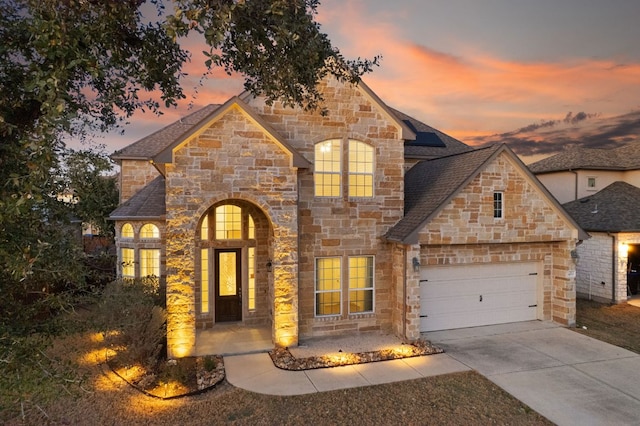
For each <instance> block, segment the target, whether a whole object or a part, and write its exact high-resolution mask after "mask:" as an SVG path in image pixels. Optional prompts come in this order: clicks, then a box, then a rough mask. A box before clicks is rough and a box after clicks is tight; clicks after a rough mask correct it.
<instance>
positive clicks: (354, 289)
mask: <svg viewBox="0 0 640 426" xmlns="http://www.w3.org/2000/svg"><path fill="white" fill-rule="evenodd" d="M352 259H368V260H369V262H371V264H370V265H367V266H370V268H371V270H370V272H371V276H370V277H366V276H365V279H370V281H369V282H368V283H367V284H369V286H368V287H351V284H352V281H351V279H352V275H351V272H352V268H351V260H352ZM347 269H348V274H349V277H348V280H347V281H348V282H347V285H348V287H349V288H348V292H349V314H370V313H373V312H375V309H376V297H375V296H376V293H375V276H376V259H375V257H374V256H370V255H364V256H349V257H348V267H347ZM367 272H368V271H367ZM358 291H365V292H371V309H370V310H363V311H352V310H351V302H352V299H351V295H352V293H355V292H358Z"/></svg>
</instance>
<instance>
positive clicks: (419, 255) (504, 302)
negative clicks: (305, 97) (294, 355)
mask: <svg viewBox="0 0 640 426" xmlns="http://www.w3.org/2000/svg"><path fill="white" fill-rule="evenodd" d="M321 89H322V92H323V93H324V96H325V98H326V103H325V106H326V109H327V114H326V115H321V114H320V113H319V112H308V111H302V110H300V109H292V108H286V107H283V106H282V105H280V104H278V103H275V104H273V105H268V104H267V103H265V100H264V99H263V98H261V97H254V96H251V95H249V94H242V95H240V96H238V97H233V98H231V99H230V100H229V101H227V102H226V103H225V104H223V105H209V106H207V107H205V108H203V109H201V110H199V111H196V112H194V113H192V114H190V115H189V116H187V117H184V118H183V119H181V120H179V121H177V122H175V123H173V124H170V125H168V126H167V127H165V128H163V129H161V130H159V131H157V132H156V133H154V134H151V135H149V136H147V137H145V138H143V139H141V140H139V141H138V142H136V143H134V144H132V145H130V146H128V147H126V148H124V149H122V150H121V151H119V152H117V153H115V154H114V155H113V158H114V159H116V160H117V161H118V162H119V163H120V166H121V205H120V206H119V207H118V208H117V209H116V210H115V211H114V212H113V213H112V215H111V219H112V220H115V221H116V230H117V247H118V253H119V262H120V265H122V267H121V271H120V272H121V274H122V275H123V276H129V277H141V276H146V275H156V276H160V277H161V280H162V282H164V283H166V297H167V311H168V324H167V329H168V330H167V333H168V352H169V356H171V357H181V356H187V355H191V354H193V353H194V351H195V347H196V342H197V338H198V337H197V336H198V331H199V330H203V329H208V328H212V327H216V325H218V324H221V323H226V322H236V323H239V324H243V325H244V326H247V327H250V326H252V325H263V326H264V325H267V326H269V327H270V329H271V330H272V339H273V343H274V344H275V345H281V346H291V345H296V344H297V343H298V340H299V339H300V338H301V337H302V338H305V337H313V336H330V335H336V334H344V333H353V332H365V331H372V332H375V331H383V332H392V333H395V334H396V335H398V336H400V337H402V338H404V339H407V340H414V339H417V338H419V336H420V333H421V332H422V331H428V330H436V329H446V328H456V327H467V326H474V325H484V324H494V323H502V322H513V321H523V320H535V319H544V320H553V321H557V322H559V323H562V324H565V325H571V324H573V323H574V321H575V279H574V277H575V265H574V262H573V260H572V258H571V255H570V253H571V251H572V250H574V249H575V246H576V242H577V240H578V239H579V238H581V236H582V235H583V234H582V231H581V230H580V228H579V227H578V226H577V225H576V224H575V222H573V220H572V219H571V218H570V217H569V216H567V215H566V213H565V212H564V210H563V209H562V208H561V207H560V206H559V205H558V204H557V202H556V201H555V200H554V199H553V197H551V196H550V195H549V194H548V192H547V191H546V190H545V189H544V187H543V186H542V185H540V184H539V182H538V181H537V179H536V178H535V177H533V175H531V174H530V173H529V171H528V170H527V168H526V167H525V166H524V165H523V164H522V163H521V162H520V160H519V159H518V158H517V157H516V156H515V155H514V154H513V153H512V152H511V151H510V150H509V149H508V148H506V147H505V146H496V147H492V148H486V149H481V150H473V149H472V148H470V147H468V146H466V145H465V144H463V143H462V142H460V141H457V140H455V139H453V138H451V137H449V136H447V135H445V134H443V133H441V132H439V131H437V130H435V129H433V128H431V127H429V126H427V125H426V124H424V123H421V122H419V121H418V120H415V119H413V118H411V117H409V116H407V115H405V114H403V113H401V112H399V111H396V110H393V109H391V108H389V107H388V106H387V105H385V103H384V102H383V101H382V100H380V99H379V98H378V97H377V96H376V95H375V94H374V93H373V92H372V91H371V90H370V89H369V88H368V87H367V86H366V85H365V84H364V83H361V84H359V85H358V86H352V85H347V84H343V83H340V82H337V81H335V80H328V81H327V82H325V83H323V85H322V87H321Z"/></svg>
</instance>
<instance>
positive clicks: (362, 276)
mask: <svg viewBox="0 0 640 426" xmlns="http://www.w3.org/2000/svg"><path fill="white" fill-rule="evenodd" d="M372 311H373V256H359V257H350V258H349V313H361V312H372Z"/></svg>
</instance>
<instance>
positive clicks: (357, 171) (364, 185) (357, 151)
mask: <svg viewBox="0 0 640 426" xmlns="http://www.w3.org/2000/svg"><path fill="white" fill-rule="evenodd" d="M349 197H373V147H371V146H369V145H367V144H365V143H363V142H358V141H349Z"/></svg>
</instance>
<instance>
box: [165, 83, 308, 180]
mask: <svg viewBox="0 0 640 426" xmlns="http://www.w3.org/2000/svg"><path fill="white" fill-rule="evenodd" d="M232 109H236V110H239V111H240V112H241V113H242V114H243V115H244V116H245V117H246V118H248V119H249V120H250V121H253V123H254V124H255V125H257V126H258V127H261V128H262V130H263V131H264V132H266V133H267V134H268V135H269V137H270V138H271V139H272V140H273V141H275V142H276V144H277V145H279V146H280V148H282V150H284V151H285V152H288V153H289V154H291V164H292V166H293V167H300V168H307V167H309V166H310V165H311V162H310V161H309V160H307V159H306V158H304V157H303V156H302V155H301V154H300V153H298V152H297V151H296V150H295V149H294V148H293V147H292V146H291V145H289V142H287V141H286V140H285V139H284V138H283V137H282V136H280V134H279V133H278V132H277V131H276V130H275V129H274V128H273V127H272V126H271V125H270V124H269V123H267V122H266V121H264V120H263V119H262V117H260V116H259V115H258V114H257V113H256V112H255V111H254V110H253V109H252V108H251V107H250V106H249V105H247V104H246V103H245V102H244V101H243V100H242V99H240V98H239V97H238V96H234V97H232V98H231V99H229V100H228V101H227V102H225V103H224V105H222V106H220V107H219V108H216V109H215V110H214V111H212V112H211V113H210V114H208V115H206V116H205V117H203V118H202V119H201V120H200V121H199V122H198V123H196V124H195V125H193V126H192V127H191V128H190V129H189V130H188V131H187V132H184V133H183V134H181V135H180V136H179V137H177V138H175V139H174V140H173V141H172V142H171V143H170V144H169V145H167V146H166V147H165V148H164V149H163V150H162V151H160V152H158V153H157V154H156V155H154V156H153V161H154V162H156V163H170V162H172V161H173V153H174V152H175V150H176V149H178V148H179V147H180V146H182V145H183V144H185V143H186V142H187V141H188V140H189V139H190V138H192V137H193V136H196V135H198V134H200V133H202V132H203V131H204V130H206V129H207V128H209V127H210V126H211V125H212V124H213V123H215V122H216V121H218V120H219V119H221V118H222V117H224V115H226V114H227V113H228V112H229V111H231V110H232Z"/></svg>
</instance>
